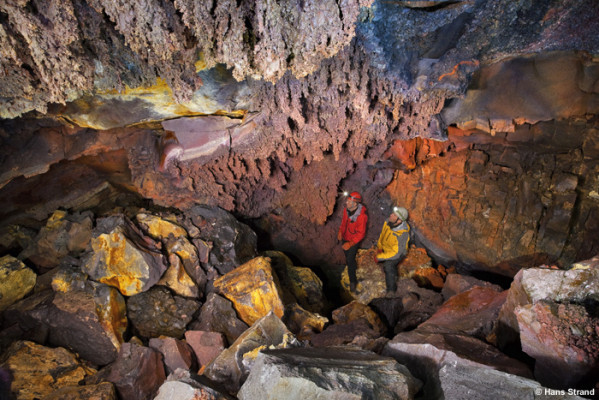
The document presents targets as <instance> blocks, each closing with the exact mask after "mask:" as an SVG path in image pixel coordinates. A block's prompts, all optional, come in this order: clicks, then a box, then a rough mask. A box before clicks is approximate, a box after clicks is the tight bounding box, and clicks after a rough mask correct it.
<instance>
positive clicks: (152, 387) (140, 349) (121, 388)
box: [88, 343, 166, 400]
mask: <svg viewBox="0 0 599 400" xmlns="http://www.w3.org/2000/svg"><path fill="white" fill-rule="evenodd" d="M165 380H166V374H165V372H164V365H163V361H162V354H160V352H158V351H157V350H154V349H152V348H149V347H144V346H139V345H137V344H133V343H125V344H123V346H121V349H120V351H119V354H118V357H117V359H116V360H115V361H114V362H113V363H112V364H110V365H107V366H106V367H104V368H103V369H102V370H100V371H99V372H98V373H97V374H96V375H94V376H92V377H90V378H89V379H88V383H90V384H98V383H100V382H112V383H113V384H114V386H115V387H116V390H117V392H118V394H119V396H120V398H121V399H127V400H149V399H153V398H154V396H155V395H156V392H157V391H158V388H159V387H160V385H162V383H163V382H164V381H165Z"/></svg>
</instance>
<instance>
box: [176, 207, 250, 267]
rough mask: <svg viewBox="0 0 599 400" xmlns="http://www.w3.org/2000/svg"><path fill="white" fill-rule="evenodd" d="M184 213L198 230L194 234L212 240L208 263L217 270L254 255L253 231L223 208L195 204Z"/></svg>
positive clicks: (235, 265)
mask: <svg viewBox="0 0 599 400" xmlns="http://www.w3.org/2000/svg"><path fill="white" fill-rule="evenodd" d="M186 216H187V217H188V218H189V219H190V222H191V223H192V224H193V226H195V227H197V228H198V229H199V230H200V233H199V235H198V237H199V238H200V239H202V240H204V241H206V242H210V243H212V249H211V251H210V256H209V261H208V264H209V265H210V266H213V267H215V268H216V269H217V270H218V272H220V273H221V274H226V273H227V272H229V271H231V270H233V269H234V268H235V267H237V266H238V265H241V264H243V263H245V262H247V261H249V260H250V259H252V258H254V257H255V256H256V245H257V242H258V239H257V237H256V233H255V232H254V231H252V230H251V229H250V227H249V226H247V225H245V224H242V223H241V222H239V221H237V220H236V219H235V217H234V216H233V215H231V214H230V213H228V212H227V211H225V210H223V209H220V208H218V207H213V208H210V207H205V206H195V207H192V208H190V209H189V210H187V212H186Z"/></svg>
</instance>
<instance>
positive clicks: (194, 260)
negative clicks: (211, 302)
mask: <svg viewBox="0 0 599 400" xmlns="http://www.w3.org/2000/svg"><path fill="white" fill-rule="evenodd" d="M166 251H167V253H168V254H169V260H172V259H173V256H177V257H178V258H179V260H180V264H182V265H183V268H184V269H185V272H186V273H187V274H188V275H189V277H191V279H192V280H193V282H195V284H196V285H197V287H198V289H199V293H200V295H202V294H203V293H204V288H205V286H206V281H207V276H206V272H204V270H203V269H202V266H201V265H200V259H199V256H198V250H197V248H196V247H195V246H194V245H193V244H191V242H190V241H189V240H187V238H185V237H182V236H181V237H178V238H176V239H169V240H168V241H167V243H166ZM171 265H172V261H171Z"/></svg>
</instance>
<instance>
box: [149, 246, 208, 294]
mask: <svg viewBox="0 0 599 400" xmlns="http://www.w3.org/2000/svg"><path fill="white" fill-rule="evenodd" d="M168 259H169V264H170V265H169V267H168V268H167V270H166V272H165V273H164V275H162V278H160V280H159V281H158V282H157V283H156V284H157V285H162V286H166V287H167V288H169V289H171V290H172V291H173V292H175V293H176V294H178V295H179V296H183V297H194V298H197V297H199V295H200V291H199V290H198V287H197V285H196V284H195V282H194V281H193V279H191V277H190V276H189V275H188V274H187V272H186V271H185V268H184V267H183V263H182V262H181V259H180V258H179V256H177V255H176V254H171V255H169V257H168Z"/></svg>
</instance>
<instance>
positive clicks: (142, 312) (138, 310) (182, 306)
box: [127, 286, 201, 339]
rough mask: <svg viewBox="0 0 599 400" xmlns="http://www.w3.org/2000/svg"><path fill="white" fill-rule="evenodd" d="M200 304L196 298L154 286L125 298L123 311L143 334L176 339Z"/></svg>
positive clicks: (144, 335)
mask: <svg viewBox="0 0 599 400" xmlns="http://www.w3.org/2000/svg"><path fill="white" fill-rule="evenodd" d="M200 306H201V303H200V302H199V301H197V300H192V299H185V298H183V297H180V296H173V295H172V294H171V293H170V292H169V290H168V289H166V288H164V287H161V286H156V287H153V288H152V289H150V290H148V291H147V292H143V293H140V294H137V295H135V296H131V297H130V298H129V299H127V315H128V316H129V321H130V322H131V324H132V325H133V327H134V328H135V330H137V332H139V334H140V335H141V336H143V337H147V338H153V337H159V336H161V335H164V336H170V337H173V338H176V339H180V338H181V337H183V334H184V333H185V329H186V327H187V325H188V324H189V322H191V320H192V319H193V316H194V314H195V313H196V311H198V309H199V308H200Z"/></svg>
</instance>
